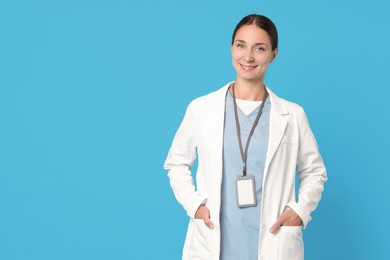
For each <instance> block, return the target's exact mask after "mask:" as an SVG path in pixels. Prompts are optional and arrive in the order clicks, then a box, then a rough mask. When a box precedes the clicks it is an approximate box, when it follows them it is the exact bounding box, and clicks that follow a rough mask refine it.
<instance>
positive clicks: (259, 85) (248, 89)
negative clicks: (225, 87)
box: [230, 79, 265, 101]
mask: <svg viewBox="0 0 390 260" xmlns="http://www.w3.org/2000/svg"><path fill="white" fill-rule="evenodd" d="M230 91H231V90H230ZM234 94H235V96H236V98H238V99H244V100H252V101H261V100H263V97H264V95H265V86H264V83H263V82H262V81H261V82H259V81H243V80H239V79H236V82H235V83H234Z"/></svg>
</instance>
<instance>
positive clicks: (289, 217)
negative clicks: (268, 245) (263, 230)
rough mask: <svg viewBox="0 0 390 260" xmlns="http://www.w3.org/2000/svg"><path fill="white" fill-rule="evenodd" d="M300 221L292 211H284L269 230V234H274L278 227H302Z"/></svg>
mask: <svg viewBox="0 0 390 260" xmlns="http://www.w3.org/2000/svg"><path fill="white" fill-rule="evenodd" d="M302 225H303V222H302V219H301V218H300V217H299V216H298V214H297V213H295V212H294V211H293V210H286V211H285V212H283V213H282V214H280V215H279V217H278V219H277V220H276V222H275V224H274V225H273V226H272V227H271V228H270V230H269V232H271V233H276V232H277V231H278V230H279V228H280V226H302Z"/></svg>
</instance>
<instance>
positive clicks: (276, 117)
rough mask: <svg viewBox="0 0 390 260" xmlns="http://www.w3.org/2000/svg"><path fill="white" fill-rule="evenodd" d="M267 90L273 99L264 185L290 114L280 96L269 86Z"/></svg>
mask: <svg viewBox="0 0 390 260" xmlns="http://www.w3.org/2000/svg"><path fill="white" fill-rule="evenodd" d="M267 91H268V93H269V95H270V99H271V112H270V124H269V125H270V126H269V142H268V150H267V158H266V161H265V168H264V178H263V185H264V181H265V179H266V177H267V173H268V168H269V165H270V163H271V162H272V159H273V157H274V155H275V152H276V150H277V149H278V147H279V145H280V142H281V140H282V137H283V134H284V132H285V130H286V127H287V119H286V118H285V117H286V115H288V114H289V113H288V111H287V109H286V108H285V107H284V106H283V105H282V103H281V102H279V100H278V99H279V98H278V97H277V96H276V95H275V94H274V93H273V92H272V91H271V90H269V89H268V88H267Z"/></svg>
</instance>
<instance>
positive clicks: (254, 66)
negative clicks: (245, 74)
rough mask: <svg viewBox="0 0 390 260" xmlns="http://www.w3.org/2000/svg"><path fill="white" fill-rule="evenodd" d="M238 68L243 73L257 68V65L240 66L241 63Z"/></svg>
mask: <svg viewBox="0 0 390 260" xmlns="http://www.w3.org/2000/svg"><path fill="white" fill-rule="evenodd" d="M240 66H241V68H242V69H243V70H245V71H251V70H253V69H255V68H257V67H258V65H245V64H241V63H240Z"/></svg>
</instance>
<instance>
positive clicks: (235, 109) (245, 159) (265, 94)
mask: <svg viewBox="0 0 390 260" xmlns="http://www.w3.org/2000/svg"><path fill="white" fill-rule="evenodd" d="M232 92H233V103H234V116H235V119H236V129H237V138H238V144H239V146H240V153H241V159H242V175H243V176H246V161H247V157H248V147H249V143H250V141H251V138H252V135H253V133H254V132H255V128H256V126H257V123H258V122H259V119H260V116H261V114H262V112H263V108H264V104H265V100H266V99H267V97H268V92H267V90H266V89H265V93H264V97H263V102H262V103H261V105H260V108H259V112H257V116H256V119H255V122H253V126H252V129H251V131H250V133H249V136H248V139H247V141H246V145H245V152H244V151H243V149H242V141H241V130H240V122H239V120H238V113H237V103H236V96H235V95H234V84H233V86H232Z"/></svg>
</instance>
